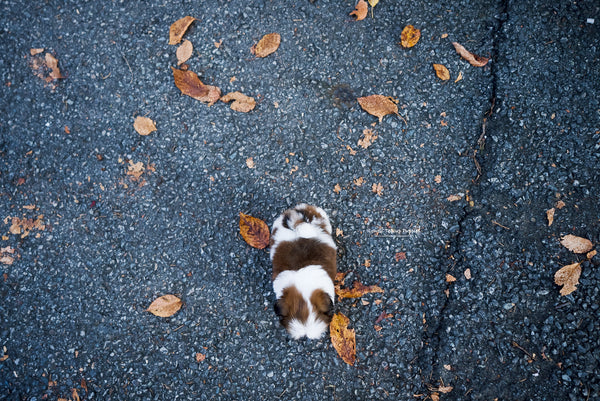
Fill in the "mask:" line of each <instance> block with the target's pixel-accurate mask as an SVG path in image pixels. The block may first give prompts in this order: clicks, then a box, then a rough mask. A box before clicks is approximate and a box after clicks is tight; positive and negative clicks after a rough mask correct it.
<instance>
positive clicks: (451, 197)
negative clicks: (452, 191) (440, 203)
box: [446, 195, 462, 202]
mask: <svg viewBox="0 0 600 401" xmlns="http://www.w3.org/2000/svg"><path fill="white" fill-rule="evenodd" d="M461 199H462V196H460V195H449V196H448V197H447V198H446V200H447V201H448V202H456V201H459V200H461Z"/></svg>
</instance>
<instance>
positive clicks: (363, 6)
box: [350, 0, 369, 21]
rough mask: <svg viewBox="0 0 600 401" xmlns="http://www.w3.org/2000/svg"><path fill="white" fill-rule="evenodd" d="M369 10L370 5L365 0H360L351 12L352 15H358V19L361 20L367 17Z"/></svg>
mask: <svg viewBox="0 0 600 401" xmlns="http://www.w3.org/2000/svg"><path fill="white" fill-rule="evenodd" d="M368 12H369V6H368V5H367V2H366V1H365V0H358V3H356V7H355V9H354V11H352V12H351V13H350V15H352V16H354V17H356V21H360V20H363V19H365V17H366V16H367V13H368Z"/></svg>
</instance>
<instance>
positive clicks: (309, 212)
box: [295, 205, 328, 232]
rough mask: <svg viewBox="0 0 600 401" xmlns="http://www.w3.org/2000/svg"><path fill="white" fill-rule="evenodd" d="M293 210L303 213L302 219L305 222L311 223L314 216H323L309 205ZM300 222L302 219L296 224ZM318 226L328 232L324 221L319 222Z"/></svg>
mask: <svg viewBox="0 0 600 401" xmlns="http://www.w3.org/2000/svg"><path fill="white" fill-rule="evenodd" d="M295 210H296V211H297V212H299V213H301V214H303V215H304V217H305V219H304V221H305V222H307V223H311V222H312V221H313V220H314V219H315V218H323V216H322V215H321V213H319V212H318V211H317V208H316V207H314V206H311V205H306V207H305V208H304V209H295ZM300 223H302V221H299V222H297V223H296V225H298V224H300ZM318 226H319V227H321V229H322V230H323V231H325V232H328V231H327V226H326V224H325V223H321V224H319V225H318Z"/></svg>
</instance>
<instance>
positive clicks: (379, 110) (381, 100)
mask: <svg viewBox="0 0 600 401" xmlns="http://www.w3.org/2000/svg"><path fill="white" fill-rule="evenodd" d="M357 100H358V104H360V107H362V109H363V110H364V111H366V112H367V113H369V114H371V115H372V116H375V117H378V118H379V122H381V121H382V120H383V117H384V116H387V115H388V114H396V115H398V105H397V104H396V103H397V102H396V101H394V100H393V99H392V98H391V97H389V96H383V95H371V96H365V97H359V98H358V99H357Z"/></svg>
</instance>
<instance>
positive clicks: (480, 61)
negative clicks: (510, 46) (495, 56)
mask: <svg viewBox="0 0 600 401" xmlns="http://www.w3.org/2000/svg"><path fill="white" fill-rule="evenodd" d="M452 45H453V46H454V48H455V49H456V52H457V53H458V54H459V55H460V56H461V57H462V58H464V59H465V60H467V61H468V62H469V64H471V65H472V66H474V67H483V66H484V65H486V64H487V63H488V61H490V59H489V58H487V57H481V56H478V55H476V54H473V53H471V52H470V51H468V50H467V49H465V47H464V46H463V45H461V44H460V43H457V42H452Z"/></svg>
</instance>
